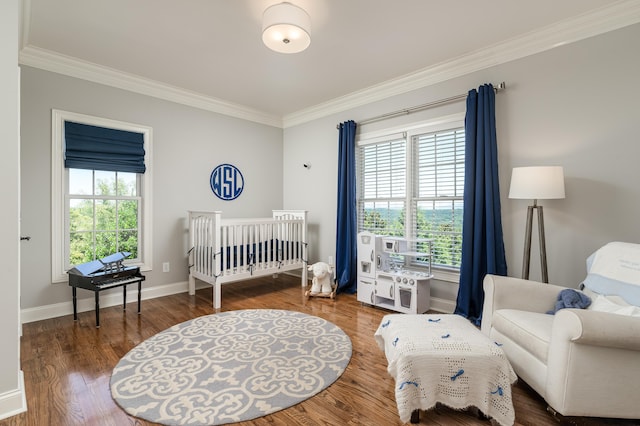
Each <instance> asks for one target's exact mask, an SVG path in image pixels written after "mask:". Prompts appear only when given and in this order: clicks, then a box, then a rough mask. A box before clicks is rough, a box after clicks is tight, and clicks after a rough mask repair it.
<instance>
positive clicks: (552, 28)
mask: <svg viewBox="0 0 640 426" xmlns="http://www.w3.org/2000/svg"><path fill="white" fill-rule="evenodd" d="M638 22H640V1H639V0H624V1H619V2H616V3H615V4H613V5H610V6H606V7H603V8H600V9H597V10H595V11H592V12H589V13H586V14H583V15H579V16H576V17H573V18H571V19H566V20H564V21H560V22H558V23H555V24H553V25H549V26H547V27H544V28H542V29H539V30H536V31H531V32H529V33H526V34H524V35H522V36H519V37H515V38H512V39H510V40H507V41H504V42H501V43H497V44H495V45H493V46H489V47H486V48H483V49H480V50H477V51H475V52H471V53H470V54H466V55H463V56H460V57H458V58H454V59H452V60H449V61H445V62H442V63H439V64H436V65H434V66H431V67H427V68H423V69H422V70H419V71H416V72H413V73H410V74H406V75H404V76H402V77H400V78H396V79H393V80H388V81H386V82H383V83H380V84H377V85H374V86H370V87H368V88H366V89H363V90H359V91H356V92H352V93H350V94H348V95H345V96H342V97H339V98H336V99H332V100H330V101H327V102H324V103H321V104H318V105H315V106H312V107H310V108H306V109H303V110H300V111H297V112H295V113H292V114H287V115H285V116H284V117H283V119H282V121H283V125H284V128H287V127H292V126H296V125H298V124H302V123H305V122H308V121H312V120H316V119H319V118H322V117H326V116H328V115H331V114H336V113H339V112H343V111H347V110H349V109H352V108H356V107H359V106H363V105H367V104H370V103H372V102H377V101H381V100H384V99H387V98H389V97H391V96H395V95H400V94H403V93H407V92H410V91H413V90H416V89H421V88H423V87H427V86H430V85H433V84H436V83H441V82H444V81H447V80H450V79H452V78H456V77H460V76H463V75H466V74H470V73H472V72H475V71H479V70H482V69H485V68H489V67H492V66H495V65H499V64H503V63H506V62H510V61H513V60H516V59H520V58H523V57H526V56H530V55H534V54H536V53H540V52H544V51H546V50H550V49H553V48H556V47H559V46H563V45H565V44H569V43H573V42H576V41H579V40H583V39H586V38H589V37H593V36H596V35H599V34H603V33H606V32H609V31H613V30H617V29H619V28H623V27H626V26H629V25H633V24H636V23H638Z"/></svg>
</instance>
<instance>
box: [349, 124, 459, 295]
mask: <svg viewBox="0 0 640 426" xmlns="http://www.w3.org/2000/svg"><path fill="white" fill-rule="evenodd" d="M464 119H465V113H464V112H460V113H456V114H451V115H447V116H443V117H438V118H435V119H431V120H426V121H420V122H416V123H411V124H407V125H403V126H396V127H391V128H387V129H381V130H378V131H375V132H368V133H361V134H359V135H358V136H357V138H356V139H357V141H356V144H357V148H358V149H359V148H360V147H362V146H363V145H368V144H373V143H380V142H382V141H384V140H388V139H392V138H396V137H397V135H398V134H404V138H405V140H406V145H405V147H406V151H407V152H406V161H407V163H406V165H407V173H406V180H407V182H406V194H405V196H406V199H405V201H404V202H405V212H406V215H407V216H406V217H405V236H409V237H411V235H412V233H413V214H414V212H413V211H412V209H413V200H414V199H416V198H417V197H416V195H415V185H416V182H415V177H414V170H413V169H414V164H415V162H414V158H413V155H414V149H413V143H412V140H413V136H416V135H421V134H425V133H436V132H441V131H446V130H451V129H455V128H459V127H464ZM360 172H361V171H360V170H358V173H360ZM359 191H360V187H359V186H358V194H357V198H358V201H359V200H360V199H361V194H360V192H359ZM463 202H464V200H463ZM358 221H360V217H358ZM358 226H360V223H359V222H358ZM432 273H433V274H434V278H436V279H438V280H441V281H450V282H454V283H458V281H459V278H460V272H459V271H458V270H454V269H448V268H432Z"/></svg>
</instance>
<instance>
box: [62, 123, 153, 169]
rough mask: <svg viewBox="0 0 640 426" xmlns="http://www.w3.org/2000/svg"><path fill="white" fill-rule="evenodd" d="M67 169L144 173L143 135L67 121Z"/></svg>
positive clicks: (65, 155)
mask: <svg viewBox="0 0 640 426" xmlns="http://www.w3.org/2000/svg"><path fill="white" fill-rule="evenodd" d="M64 134H65V152H64V166H65V167H66V168H68V169H90V170H107V171H114V172H131V173H144V172H145V170H146V167H145V164H144V134H142V133H136V132H129V131H126V130H116V129H108V128H105V127H98V126H90V125H87V124H80V123H74V122H71V121H65V123H64Z"/></svg>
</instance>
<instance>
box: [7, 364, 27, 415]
mask: <svg viewBox="0 0 640 426" xmlns="http://www.w3.org/2000/svg"><path fill="white" fill-rule="evenodd" d="M25 411H27V397H26V393H25V391H24V374H23V372H22V370H19V371H18V388H17V389H14V390H11V391H8V392H4V393H3V394H0V420H4V419H6V418H9V417H12V416H15V415H16V414H20V413H24V412H25Z"/></svg>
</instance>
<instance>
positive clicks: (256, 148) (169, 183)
mask: <svg viewBox="0 0 640 426" xmlns="http://www.w3.org/2000/svg"><path fill="white" fill-rule="evenodd" d="M21 75H22V85H21V86H22V126H21V128H22V145H21V153H22V165H23V167H22V212H23V218H22V228H23V232H24V233H25V234H28V235H30V236H31V237H32V239H31V241H30V242H29V243H28V244H24V245H23V250H24V251H23V257H22V266H21V269H22V309H23V310H24V309H26V310H33V309H36V308H38V307H43V306H48V305H54V304H64V305H63V306H64V309H63V312H64V310H66V311H67V312H69V309H70V308H71V304H70V303H71V290H70V288H69V286H68V284H67V283H66V282H63V283H53V284H52V283H51V272H50V271H51V212H50V210H51V207H50V206H51V196H50V193H51V188H50V187H51V184H50V181H51V109H61V110H65V111H72V112H78V113H82V114H88V115H93V116H98V117H104V118H109V119H114V120H121V121H126V122H131V123H137V124H141V125H145V126H150V127H152V128H153V147H152V152H153V180H154V181H153V246H154V253H153V271H148V272H145V276H146V278H147V279H146V281H145V283H144V285H143V289H144V290H143V291H148V290H150V289H152V288H157V287H161V286H164V285H168V284H174V283H184V282H186V280H187V257H186V256H187V255H186V253H187V249H188V248H187V241H186V240H187V234H186V229H187V228H186V215H187V210H222V212H223V216H229V217H264V216H271V210H272V209H279V208H282V203H283V201H282V200H283V196H282V169H283V165H282V158H283V153H282V129H278V128H275V127H270V126H266V125H262V124H256V123H253V122H249V121H245V120H240V119H236V118H231V117H228V116H224V115H220V114H215V113H211V112H207V111H202V110H199V109H195V108H191V107H187V106H183V105H179V104H175V103H171V102H167V101H163V100H159V99H156V98H152V97H148V96H143V95H139V94H135V93H131V92H127V91H124V90H119V89H115V88H112V87H107V86H103V85H100V84H96V83H91V82H87V81H84V80H79V79H75V78H71V77H66V76H63V75H60V74H55V73H51V72H47V71H42V70H39V69H35V68H30V67H22V74H21ZM221 163H231V164H234V165H235V166H237V167H238V168H239V169H240V170H241V171H242V173H243V175H244V179H245V187H244V191H243V193H242V195H240V197H238V198H237V199H236V200H233V201H222V200H220V199H218V198H217V197H216V196H215V195H214V194H213V192H212V191H211V188H210V186H209V177H210V174H211V171H212V170H213V169H214V167H215V166H217V165H218V164H221ZM163 262H169V263H170V265H171V271H170V272H168V273H163V272H162V267H161V266H162V263H163ZM184 288H185V290H186V284H185V287H184ZM115 291H116V293H118V294H119V293H120V292H121V291H120V290H115ZM105 293H108V292H105ZM78 297H79V298H82V299H88V300H89V299H90V300H93V293H91V292H88V291H83V290H80V291H78ZM132 300H133V299H132ZM143 311H144V303H143Z"/></svg>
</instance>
